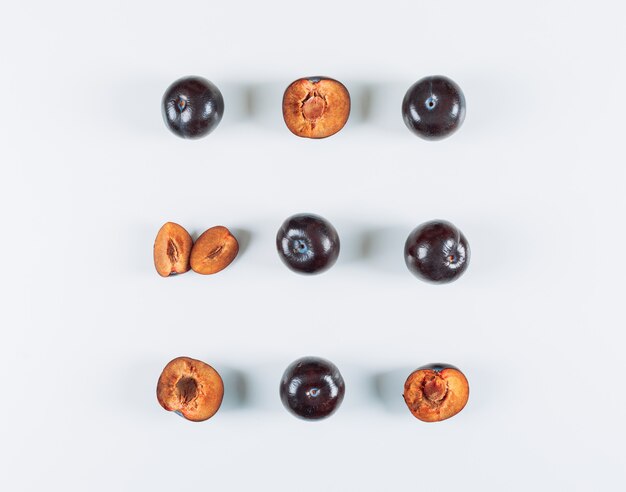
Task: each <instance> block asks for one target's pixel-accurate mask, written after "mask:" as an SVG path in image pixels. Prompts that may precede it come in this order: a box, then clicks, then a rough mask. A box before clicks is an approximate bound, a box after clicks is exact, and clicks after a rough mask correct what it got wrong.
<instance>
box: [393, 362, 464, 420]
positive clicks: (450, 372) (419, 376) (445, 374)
mask: <svg viewBox="0 0 626 492" xmlns="http://www.w3.org/2000/svg"><path fill="white" fill-rule="evenodd" d="M468 398H469V385H468V382H467V379H466V378H465V376H464V374H463V373H462V372H461V371H459V370H458V369H456V368H452V367H447V368H445V369H442V370H434V369H418V370H417V371H414V372H413V373H412V374H411V375H410V376H409V377H408V379H407V380H406V383H405V385H404V401H405V402H406V404H407V406H408V407H409V410H410V411H411V413H412V414H413V415H414V416H415V417H417V418H418V419H420V420H423V421H424V422H439V421H441V420H445V419H448V418H450V417H453V416H454V415H456V414H457V413H459V412H460V411H461V410H463V408H464V407H465V405H466V404H467V400H468Z"/></svg>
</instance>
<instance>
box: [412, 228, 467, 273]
mask: <svg viewBox="0 0 626 492" xmlns="http://www.w3.org/2000/svg"><path fill="white" fill-rule="evenodd" d="M404 259H405V261H406V266H407V267H408V268H409V270H410V271H411V272H412V273H413V274H414V275H416V276H417V277H419V278H421V279H422V280H427V281H429V282H435V283H447V282H452V281H453V280H456V279H457V278H459V277H460V276H461V275H462V274H463V272H465V270H466V268H467V265H469V260H470V248H469V244H468V243H467V239H465V236H464V235H463V233H462V232H461V231H459V230H458V229H457V228H456V227H455V226H454V225H452V224H451V223H450V222H446V221H445V220H433V221H431V222H426V223H424V224H422V225H420V226H418V227H416V228H415V229H413V231H412V232H411V234H409V237H408V238H407V240H406V244H405V246H404Z"/></svg>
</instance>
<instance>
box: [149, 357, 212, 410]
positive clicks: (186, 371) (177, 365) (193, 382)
mask: <svg viewBox="0 0 626 492" xmlns="http://www.w3.org/2000/svg"><path fill="white" fill-rule="evenodd" d="M223 397H224V384H223V382H222V378H221V377H220V375H219V374H218V372H217V371H216V370H215V369H213V368H212V367H211V366H210V365H208V364H206V363H205V362H202V361H200V360H196V359H192V358H190V357H177V358H176V359H173V360H172V361H170V362H169V363H168V364H167V365H166V366H165V368H164V369H163V372H161V376H160V377H159V381H158V383H157V400H158V401H159V404H160V405H161V406H162V407H163V408H164V409H165V410H168V411H170V412H176V413H177V414H179V415H181V416H183V417H184V418H186V419H187V420H191V421H192V422H201V421H203V420H207V419H209V418H211V417H212V416H213V415H215V413H216V412H217V411H218V410H219V408H220V405H221V404H222V399H223Z"/></svg>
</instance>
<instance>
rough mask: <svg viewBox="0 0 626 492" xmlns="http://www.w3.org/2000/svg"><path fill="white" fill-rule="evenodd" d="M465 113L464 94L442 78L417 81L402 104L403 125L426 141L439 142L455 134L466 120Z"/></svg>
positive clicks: (427, 78)
mask: <svg viewBox="0 0 626 492" xmlns="http://www.w3.org/2000/svg"><path fill="white" fill-rule="evenodd" d="M465 112H466V102H465V95H464V94H463V91H462V90H461V88H460V87H459V86H458V85H457V84H456V83H455V82H454V81H453V80H451V79H449V78H448V77H445V76H443V75H434V76H429V77H424V78H422V79H420V80H418V81H417V82H415V83H414V84H413V85H412V86H411V87H410V88H409V89H408V90H407V92H406V95H405V96H404V99H403V101H402V117H403V119H404V123H405V124H406V126H407V128H408V129H409V130H411V131H412V132H413V133H414V134H415V135H417V136H419V137H421V138H423V139H425V140H440V139H442V138H446V137H448V136H450V135H452V134H453V133H455V132H456V131H457V130H458V129H459V128H460V127H461V125H462V124H463V121H464V120H465Z"/></svg>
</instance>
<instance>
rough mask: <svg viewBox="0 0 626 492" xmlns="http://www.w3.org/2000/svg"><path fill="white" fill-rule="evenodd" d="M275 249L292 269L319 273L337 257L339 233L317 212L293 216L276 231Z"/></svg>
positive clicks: (305, 272) (299, 271)
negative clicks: (315, 213)
mask: <svg viewBox="0 0 626 492" xmlns="http://www.w3.org/2000/svg"><path fill="white" fill-rule="evenodd" d="M276 249H277V250H278V254H279V256H280V259H281V260H282V261H283V263H284V264H285V265H286V266H287V267H288V268H289V269H291V270H293V271H294V272H297V273H304V274H317V273H322V272H324V271H326V270H328V269H329V268H330V267H332V266H333V265H334V264H335V262H336V261H337V258H338V257H339V250H340V242H339V235H338V234H337V230H336V229H335V228H334V227H333V226H332V224H331V223H330V222H328V221H327V220H326V219H324V218H322V217H320V216H319V215H314V214H297V215H292V216H291V217H289V218H287V219H286V220H285V221H284V222H283V224H282V225H281V227H280V229H279V230H278V232H277V234H276Z"/></svg>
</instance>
